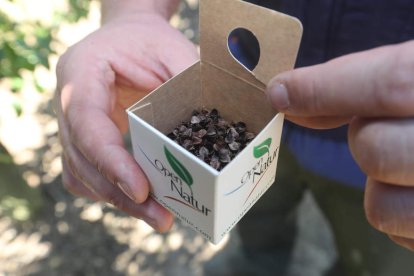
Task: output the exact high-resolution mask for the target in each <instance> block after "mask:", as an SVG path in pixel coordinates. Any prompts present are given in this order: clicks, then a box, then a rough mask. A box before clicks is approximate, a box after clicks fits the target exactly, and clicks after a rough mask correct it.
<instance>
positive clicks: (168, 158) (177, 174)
mask: <svg viewBox="0 0 414 276" xmlns="http://www.w3.org/2000/svg"><path fill="white" fill-rule="evenodd" d="M129 115H130V116H129V120H130V132H131V137H132V146H133V150H134V157H135V159H136V160H137V162H138V164H139V165H140V166H141V168H142V169H143V171H144V172H145V174H146V176H147V177H148V179H149V181H150V185H151V194H152V197H153V198H154V199H155V200H156V201H158V202H159V203H160V204H162V205H163V206H164V207H166V208H167V209H169V210H170V211H171V212H172V213H173V214H174V215H175V216H177V217H178V218H180V219H181V220H182V221H183V222H185V223H187V224H189V225H190V226H191V227H192V228H194V229H195V230H196V231H198V232H199V233H201V234H202V235H203V236H204V237H205V238H207V239H208V240H210V241H213V227H214V225H213V224H214V219H213V218H214V216H215V214H216V211H215V208H214V187H215V186H214V183H215V181H216V177H217V175H218V173H217V172H215V171H214V170H212V169H211V170H208V169H206V167H205V165H204V166H203V165H201V164H200V163H198V162H196V161H195V159H196V157H195V156H193V155H191V154H190V153H189V152H187V151H185V150H184V149H183V148H182V147H180V146H179V145H177V144H176V143H175V142H173V141H171V140H170V139H168V138H167V137H165V136H164V135H162V134H161V133H160V132H159V131H157V130H155V129H154V128H153V127H151V126H150V125H149V124H147V123H146V122H144V121H143V120H141V119H140V118H139V117H137V116H135V115H134V114H132V113H130V114H129Z"/></svg>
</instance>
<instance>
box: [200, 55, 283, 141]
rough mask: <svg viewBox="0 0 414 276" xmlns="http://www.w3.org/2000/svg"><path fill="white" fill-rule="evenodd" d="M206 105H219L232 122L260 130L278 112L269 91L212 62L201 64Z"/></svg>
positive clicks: (218, 107) (256, 130) (213, 106)
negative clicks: (268, 94) (268, 96)
mask: <svg viewBox="0 0 414 276" xmlns="http://www.w3.org/2000/svg"><path fill="white" fill-rule="evenodd" d="M201 72H202V75H201V78H202V79H201V83H202V87H203V91H202V93H203V105H204V106H205V107H207V108H217V109H218V110H219V111H220V113H221V114H222V116H223V118H225V119H227V120H229V121H234V122H238V121H243V122H245V123H246V124H247V127H248V129H249V131H251V132H254V133H258V132H259V131H261V130H262V129H263V128H264V127H265V126H266V125H267V124H268V123H269V122H270V120H271V119H272V118H273V117H274V116H275V115H276V111H275V110H274V109H273V108H272V107H271V105H270V103H269V101H268V99H267V97H266V95H265V93H264V92H263V91H262V90H260V89H259V88H257V87H255V86H253V85H251V84H249V83H248V82H245V81H244V80H242V79H240V78H238V77H236V76H234V75H232V74H229V73H227V72H225V71H223V70H221V69H220V68H217V67H215V66H212V65H211V64H208V63H202V64H201Z"/></svg>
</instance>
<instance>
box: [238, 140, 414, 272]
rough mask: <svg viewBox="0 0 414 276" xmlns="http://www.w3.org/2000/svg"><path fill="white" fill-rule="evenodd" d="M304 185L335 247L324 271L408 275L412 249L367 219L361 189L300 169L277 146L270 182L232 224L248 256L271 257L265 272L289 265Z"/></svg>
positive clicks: (413, 269)
mask: <svg viewBox="0 0 414 276" xmlns="http://www.w3.org/2000/svg"><path fill="white" fill-rule="evenodd" d="M339 169H340V168H339ZM307 189H308V190H310V191H311V194H312V195H313V197H314V199H315V201H316V203H317V205H318V207H319V208H320V210H321V211H322V213H323V215H324V217H325V218H326V220H327V221H328V223H329V225H330V227H331V229H332V233H333V235H334V239H335V245H336V248H337V254H338V259H337V262H336V264H335V266H334V267H332V269H330V270H329V271H327V272H326V273H325V275H335V276H339V275H349V276H359V275H361V276H365V275H372V276H410V275H414V274H413V273H414V253H413V252H410V251H408V250H406V249H404V248H402V247H400V246H398V245H396V244H394V243H393V242H392V241H391V240H389V238H388V237H387V236H386V235H385V234H383V233H381V232H379V231H377V230H375V229H374V228H373V227H372V226H370V225H369V223H368V222H367V220H366V218H365V214H364V208H363V198H364V195H363V190H358V189H355V188H352V187H349V186H345V185H343V184H341V183H337V182H335V181H331V180H328V179H326V178H324V177H320V176H317V175H315V174H312V173H310V172H309V171H306V170H305V169H303V168H301V167H300V165H299V164H298V163H297V162H296V160H295V158H294V157H293V155H292V154H291V153H290V152H289V151H288V150H287V149H286V148H283V146H282V149H281V152H280V156H279V161H278V170H277V177H276V181H275V183H274V184H273V185H272V187H271V188H270V189H269V190H268V191H267V192H266V193H265V194H264V195H263V197H262V198H261V199H260V200H259V201H258V202H257V203H256V204H255V205H254V206H253V208H252V209H251V210H250V211H249V212H248V213H247V214H246V215H245V216H244V217H243V219H242V220H241V221H240V222H239V224H238V229H239V234H240V237H241V242H242V245H243V248H244V250H245V253H246V256H247V257H248V258H249V256H250V257H252V258H254V256H255V255H256V254H262V253H265V252H268V253H270V254H269V255H272V256H274V257H273V258H274V260H275V266H276V268H275V269H276V270H274V271H273V273H271V274H269V275H283V274H282V273H283V271H284V269H285V268H286V267H287V265H288V263H289V259H290V256H291V252H292V248H293V245H294V242H295V238H296V234H297V229H296V228H297V227H296V217H297V208H298V206H299V203H300V201H301V199H302V196H303V194H304V192H305V191H306V190H307ZM259 252H260V253H259Z"/></svg>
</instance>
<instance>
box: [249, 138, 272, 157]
mask: <svg viewBox="0 0 414 276" xmlns="http://www.w3.org/2000/svg"><path fill="white" fill-rule="evenodd" d="M271 143H272V138H267V139H266V140H265V141H264V142H263V143H261V144H260V145H258V146H255V147H254V149H253V155H254V157H256V158H260V157H262V156H263V155H265V154H266V153H267V152H269V149H270V144H271Z"/></svg>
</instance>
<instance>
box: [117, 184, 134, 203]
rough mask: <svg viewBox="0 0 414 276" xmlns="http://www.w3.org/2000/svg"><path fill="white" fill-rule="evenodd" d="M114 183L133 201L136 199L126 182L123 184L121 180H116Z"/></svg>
mask: <svg viewBox="0 0 414 276" xmlns="http://www.w3.org/2000/svg"><path fill="white" fill-rule="evenodd" d="M116 184H117V186H118V187H119V189H121V190H122V192H123V193H124V194H125V195H127V196H128V197H129V198H130V199H131V200H133V201H134V202H136V201H137V200H136V198H135V196H134V194H133V193H132V190H131V188H130V187H129V186H128V185H127V184H125V183H123V182H117V183H116Z"/></svg>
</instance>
